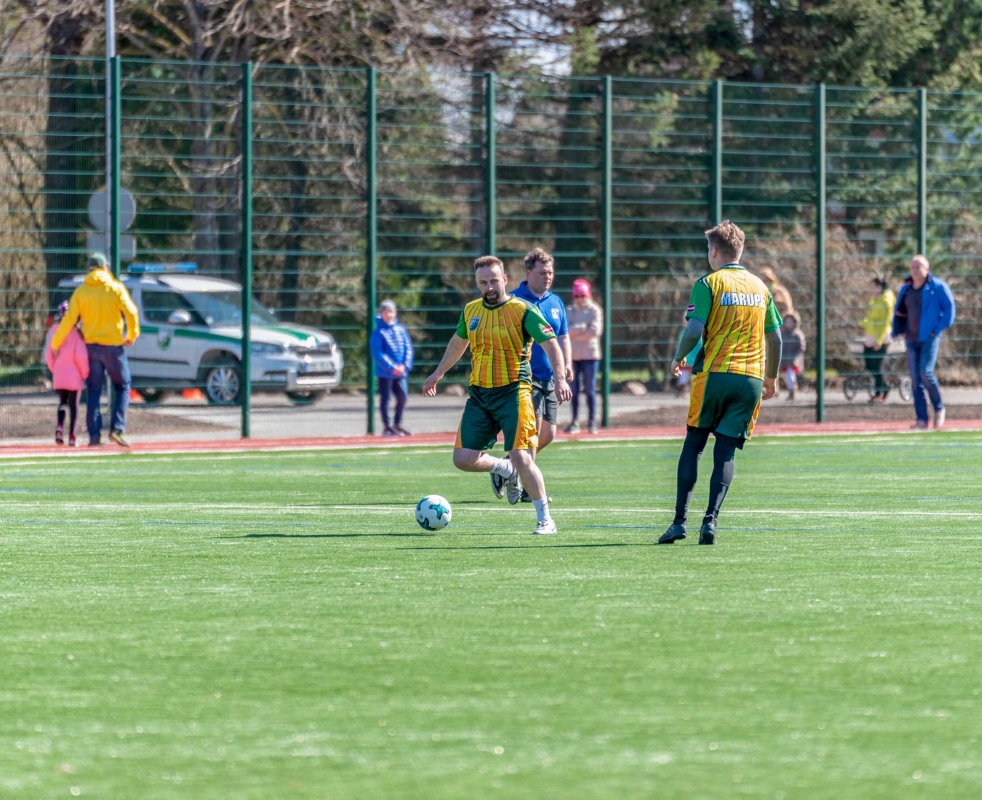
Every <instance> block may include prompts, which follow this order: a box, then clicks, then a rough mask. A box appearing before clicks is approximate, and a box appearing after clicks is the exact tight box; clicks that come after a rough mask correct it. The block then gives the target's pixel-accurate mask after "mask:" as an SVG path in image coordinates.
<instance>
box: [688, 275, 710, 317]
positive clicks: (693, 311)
mask: <svg viewBox="0 0 982 800" xmlns="http://www.w3.org/2000/svg"><path fill="white" fill-rule="evenodd" d="M712 310H713V290H712V289H710V288H709V286H708V285H707V283H706V282H705V281H703V280H698V281H696V285H695V286H693V287H692V295H691V297H690V298H689V307H688V309H686V312H685V318H686V319H697V320H699V321H700V322H709V312H710V311H712Z"/></svg>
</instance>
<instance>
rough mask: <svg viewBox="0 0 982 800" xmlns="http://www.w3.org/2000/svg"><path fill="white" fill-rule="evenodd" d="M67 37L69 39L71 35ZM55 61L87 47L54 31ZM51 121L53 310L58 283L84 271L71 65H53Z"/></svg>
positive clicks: (48, 202) (47, 202) (47, 244)
mask: <svg viewBox="0 0 982 800" xmlns="http://www.w3.org/2000/svg"><path fill="white" fill-rule="evenodd" d="M66 33H69V32H67V31H66ZM51 38H52V45H53V46H52V48H51V49H52V55H65V54H68V53H70V52H71V51H73V50H75V49H76V46H77V45H80V44H81V42H80V41H78V42H76V41H74V37H72V36H71V35H69V36H68V37H67V39H66V38H65V37H64V36H62V35H61V34H60V33H59V32H58V31H56V30H54V28H53V29H52V37H51ZM47 82H48V115H47V125H46V129H45V167H44V266H45V275H46V285H47V289H48V304H49V306H51V307H53V305H54V294H55V291H56V290H57V286H58V281H60V280H62V279H63V278H65V277H67V276H69V275H72V274H74V273H76V272H78V271H79V269H80V267H81V262H82V259H81V256H80V254H79V253H78V252H77V251H78V248H79V245H80V243H79V236H80V233H81V229H80V226H79V220H78V217H77V210H78V208H79V207H80V205H82V204H81V202H80V200H81V198H80V197H79V194H78V193H79V179H78V173H79V172H80V164H79V144H80V141H79V139H80V136H81V132H80V131H79V122H78V119H77V118H76V115H77V113H78V101H77V89H78V65H77V63H76V62H75V61H74V60H71V59H65V60H60V59H53V60H51V61H49V62H48V80H47Z"/></svg>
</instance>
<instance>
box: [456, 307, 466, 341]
mask: <svg viewBox="0 0 982 800" xmlns="http://www.w3.org/2000/svg"><path fill="white" fill-rule="evenodd" d="M457 335H458V336H459V337H460V338H461V339H466V338H467V323H466V322H464V312H463V311H461V312H460V320H459V321H458V322H457Z"/></svg>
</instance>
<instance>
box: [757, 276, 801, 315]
mask: <svg viewBox="0 0 982 800" xmlns="http://www.w3.org/2000/svg"><path fill="white" fill-rule="evenodd" d="M760 277H762V278H763V279H764V280H765V281H767V288H768V289H770V290H771V297H773V298H774V305H776V306H777V310H778V313H779V314H780V315H781V318H782V319H786V318H787V316H788V314H794V313H795V312H794V300H792V299H791V292H789V291H788V287H787V286H785V285H784V284H783V283H781V281H779V280H778V279H777V275H775V274H774V270H772V269H771V268H770V267H764V268H763V269H762V270H761V271H760Z"/></svg>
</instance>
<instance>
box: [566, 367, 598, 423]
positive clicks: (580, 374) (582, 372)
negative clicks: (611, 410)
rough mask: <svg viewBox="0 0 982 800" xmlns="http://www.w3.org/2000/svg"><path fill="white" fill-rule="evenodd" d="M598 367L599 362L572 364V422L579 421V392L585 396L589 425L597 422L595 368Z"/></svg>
mask: <svg viewBox="0 0 982 800" xmlns="http://www.w3.org/2000/svg"><path fill="white" fill-rule="evenodd" d="M599 365H600V362H599V361H574V362H573V386H572V389H573V422H576V420H577V419H579V415H580V392H581V391H583V392H584V393H585V394H586V408H587V413H588V414H589V415H590V416H589V418H588V421H589V423H590V424H593V423H594V422H596V421H597V367H598V366H599ZM581 387H582V388H581Z"/></svg>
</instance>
